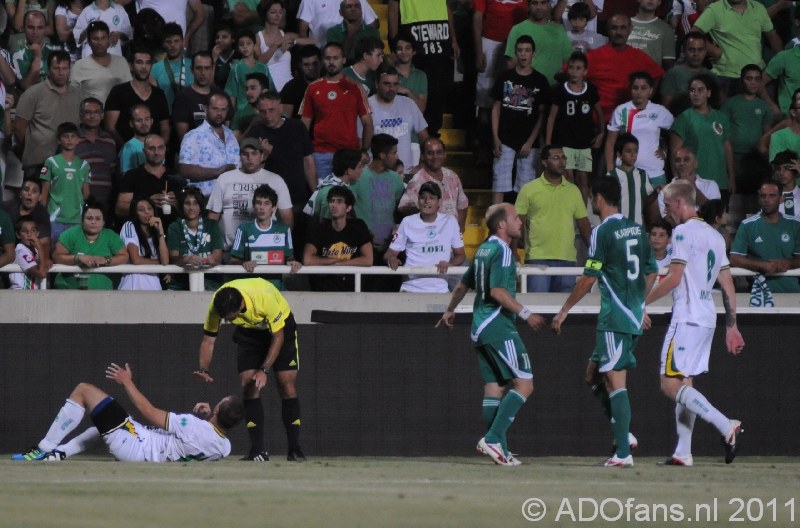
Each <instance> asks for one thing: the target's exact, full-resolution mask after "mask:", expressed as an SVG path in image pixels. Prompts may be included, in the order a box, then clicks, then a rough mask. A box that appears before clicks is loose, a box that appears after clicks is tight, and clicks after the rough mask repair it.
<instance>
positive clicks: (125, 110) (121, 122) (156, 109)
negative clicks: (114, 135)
mask: <svg viewBox="0 0 800 528" xmlns="http://www.w3.org/2000/svg"><path fill="white" fill-rule="evenodd" d="M137 104H146V105H147V106H148V108H150V115H151V116H152V117H153V126H151V127H150V133H151V134H160V133H161V126H160V123H161V121H163V120H164V119H169V106H168V105H167V97H166V96H165V95H164V91H163V90H162V89H161V88H159V87H157V86H153V91H152V92H151V93H150V97H149V98H148V99H147V100H143V99H142V98H141V97H139V95H138V94H137V93H136V92H135V91H134V89H133V86H131V83H129V82H125V83H122V84H118V85H116V86H114V87H113V88H112V89H111V92H110V93H109V94H108V99H106V110H116V111H118V112H119V119H117V127H116V128H117V132H119V135H120V136H122V139H124V140H125V141H128V140H129V139H131V138H132V137H133V128H131V124H130V120H131V108H133V107H134V106H136V105H137Z"/></svg>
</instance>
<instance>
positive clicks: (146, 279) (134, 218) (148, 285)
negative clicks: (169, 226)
mask: <svg viewBox="0 0 800 528" xmlns="http://www.w3.org/2000/svg"><path fill="white" fill-rule="evenodd" d="M129 218H131V220H128V221H127V222H125V223H124V224H122V231H121V232H120V237H121V238H122V242H123V243H124V244H125V249H126V250H127V251H128V257H129V258H130V262H131V264H133V265H154V264H162V265H167V264H169V250H168V249H167V235H166V234H165V233H164V226H163V225H162V224H161V219H160V218H159V217H157V216H156V215H155V205H153V202H152V200H150V198H144V197H141V198H136V199H134V200H131V211H130V215H129ZM169 280H170V279H169V275H167V276H166V277H165V282H167V283H168V282H169ZM119 289H120V290H139V291H142V290H161V281H160V280H159V279H158V275H157V274H155V273H131V274H128V275H123V276H122V280H121V281H120V283H119Z"/></svg>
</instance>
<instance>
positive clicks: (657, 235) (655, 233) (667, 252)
mask: <svg viewBox="0 0 800 528" xmlns="http://www.w3.org/2000/svg"><path fill="white" fill-rule="evenodd" d="M648 235H649V240H650V248H651V249H652V250H653V257H655V259H656V264H658V269H659V270H662V269H664V268H668V267H669V263H670V261H671V260H672V245H671V244H670V242H671V241H672V224H670V223H669V222H667V221H666V220H664V219H663V218H661V219H659V220H658V221H656V222H653V224H652V225H651V226H650V230H649V231H648Z"/></svg>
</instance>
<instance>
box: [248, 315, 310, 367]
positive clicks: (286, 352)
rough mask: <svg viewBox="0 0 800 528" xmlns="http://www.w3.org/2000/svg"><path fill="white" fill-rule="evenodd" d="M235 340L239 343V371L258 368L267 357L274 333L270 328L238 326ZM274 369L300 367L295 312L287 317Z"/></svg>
mask: <svg viewBox="0 0 800 528" xmlns="http://www.w3.org/2000/svg"><path fill="white" fill-rule="evenodd" d="M233 342H234V343H236V345H237V353H236V366H237V368H238V369H239V372H244V371H246V370H258V369H260V368H261V366H262V365H263V364H264V360H265V359H266V358H267V352H269V346H270V344H271V343H272V333H270V331H269V330H260V329H257V328H242V327H240V326H237V327H236V329H235V330H234V331H233ZM272 369H273V370H275V371H276V372H277V371H283V370H299V369H300V355H299V353H298V351H297V324H296V323H295V321H294V314H289V317H288V318H286V324H285V325H284V327H283V346H282V347H281V351H280V352H279V353H278V359H276V360H275V363H274V364H273V365H272Z"/></svg>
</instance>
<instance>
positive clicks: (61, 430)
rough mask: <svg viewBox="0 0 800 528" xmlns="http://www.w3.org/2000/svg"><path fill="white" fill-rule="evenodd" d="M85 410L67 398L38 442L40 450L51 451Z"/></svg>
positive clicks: (76, 423)
mask: <svg viewBox="0 0 800 528" xmlns="http://www.w3.org/2000/svg"><path fill="white" fill-rule="evenodd" d="M85 412H86V409H84V408H83V407H82V406H80V405H78V404H77V403H75V402H74V401H72V400H70V399H69V398H67V402H66V403H65V404H64V406H63V407H62V408H61V410H60V411H58V414H57V415H56V419H55V420H53V423H52V424H51V425H50V429H49V430H48V431H47V434H46V435H45V437H44V439H43V440H42V441H41V442H39V449H41V450H42V451H52V450H53V449H55V448H56V446H58V444H60V443H61V441H62V440H64V438H66V436H67V435H68V434H70V433H71V432H72V431H74V430H75V428H76V427H78V425H79V424H80V423H81V420H83V415H84V413H85Z"/></svg>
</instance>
